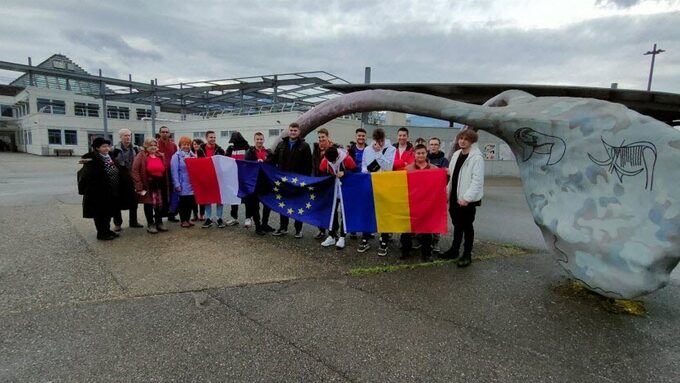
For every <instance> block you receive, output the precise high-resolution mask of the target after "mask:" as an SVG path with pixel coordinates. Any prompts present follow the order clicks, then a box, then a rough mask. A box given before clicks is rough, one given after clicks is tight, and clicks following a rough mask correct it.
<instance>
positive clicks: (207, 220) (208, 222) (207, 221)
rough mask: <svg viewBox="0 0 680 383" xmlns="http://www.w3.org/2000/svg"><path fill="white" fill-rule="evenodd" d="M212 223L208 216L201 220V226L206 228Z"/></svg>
mask: <svg viewBox="0 0 680 383" xmlns="http://www.w3.org/2000/svg"><path fill="white" fill-rule="evenodd" d="M212 225H213V221H212V219H210V218H208V219H206V220H205V222H203V225H201V227H202V228H204V229H207V228H209V227H210V226H212Z"/></svg>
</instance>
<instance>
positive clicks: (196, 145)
mask: <svg viewBox="0 0 680 383" xmlns="http://www.w3.org/2000/svg"><path fill="white" fill-rule="evenodd" d="M201 145H203V140H201V139H200V138H194V139H193V141H191V152H192V153H194V155H195V156H198V151H199V150H201ZM191 211H192V212H193V217H192V218H191V222H194V221H198V220H201V221H203V220H204V219H205V206H203V205H200V206H199V205H198V204H196V203H194V205H193V206H192V207H191ZM199 212H200V215H199Z"/></svg>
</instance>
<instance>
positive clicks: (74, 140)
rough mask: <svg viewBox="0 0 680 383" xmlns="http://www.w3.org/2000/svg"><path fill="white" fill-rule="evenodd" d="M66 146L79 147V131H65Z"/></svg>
mask: <svg viewBox="0 0 680 383" xmlns="http://www.w3.org/2000/svg"><path fill="white" fill-rule="evenodd" d="M64 144H66V145H78V131H76V130H64Z"/></svg>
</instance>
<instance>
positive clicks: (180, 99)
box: [179, 82, 187, 121]
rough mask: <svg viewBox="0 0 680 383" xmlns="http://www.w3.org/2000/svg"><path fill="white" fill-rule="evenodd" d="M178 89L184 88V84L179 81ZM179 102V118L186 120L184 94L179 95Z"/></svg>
mask: <svg viewBox="0 0 680 383" xmlns="http://www.w3.org/2000/svg"><path fill="white" fill-rule="evenodd" d="M179 89H184V84H182V83H181V82H180V83H179ZM179 102H180V105H181V106H180V107H181V110H180V113H181V114H182V117H181V120H182V121H186V120H187V110H186V101H185V100H184V94H182V95H180V96H179Z"/></svg>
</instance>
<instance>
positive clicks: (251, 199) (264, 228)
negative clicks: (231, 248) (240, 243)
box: [245, 132, 274, 235]
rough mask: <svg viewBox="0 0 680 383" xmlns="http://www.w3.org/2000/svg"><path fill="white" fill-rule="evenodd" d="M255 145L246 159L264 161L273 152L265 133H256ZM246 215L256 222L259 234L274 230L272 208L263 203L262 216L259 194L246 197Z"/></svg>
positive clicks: (256, 229) (248, 151)
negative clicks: (267, 143) (270, 217)
mask: <svg viewBox="0 0 680 383" xmlns="http://www.w3.org/2000/svg"><path fill="white" fill-rule="evenodd" d="M253 138H254V140H255V146H251V147H250V148H249V149H248V150H247V151H246V157H245V160H246V161H256V162H264V161H267V158H268V157H269V156H271V155H272V154H273V152H272V151H271V150H269V149H267V148H266V147H265V146H264V134H262V133H261V132H257V133H255V136H254V137H253ZM245 204H246V217H251V218H252V220H253V221H254V222H255V233H256V234H257V235H265V234H267V233H271V232H273V231H274V228H273V227H271V226H269V214H270V213H271V211H272V209H270V208H269V207H267V206H266V205H264V204H263V205H262V216H261V217H260V200H259V199H258V198H257V195H255V194H251V195H249V196H247V197H246V198H245ZM245 226H246V227H247V226H248V219H246V225H245Z"/></svg>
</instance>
